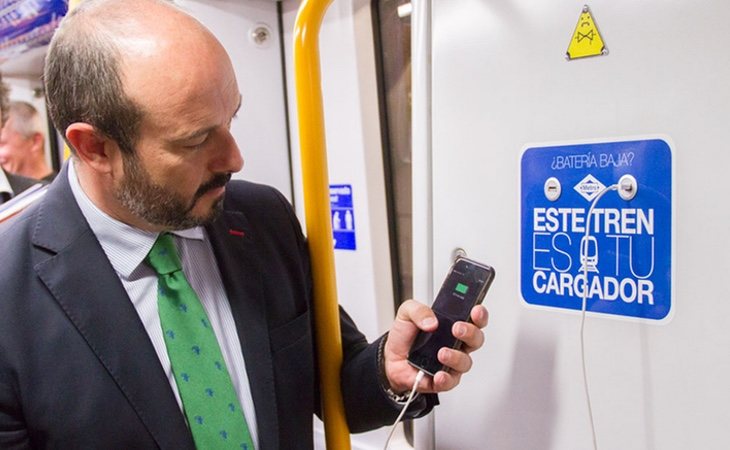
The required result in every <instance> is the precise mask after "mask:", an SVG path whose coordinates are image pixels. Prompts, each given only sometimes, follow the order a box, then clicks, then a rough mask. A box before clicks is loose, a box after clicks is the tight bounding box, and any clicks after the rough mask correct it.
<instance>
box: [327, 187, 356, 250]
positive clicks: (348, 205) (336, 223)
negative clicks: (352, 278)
mask: <svg viewBox="0 0 730 450" xmlns="http://www.w3.org/2000/svg"><path fill="white" fill-rule="evenodd" d="M330 209H331V210H332V234H333V237H334V240H335V249H339V250H356V249H357V245H356V243H355V208H354V207H353V203H352V186H351V185H349V184H331V185H330Z"/></svg>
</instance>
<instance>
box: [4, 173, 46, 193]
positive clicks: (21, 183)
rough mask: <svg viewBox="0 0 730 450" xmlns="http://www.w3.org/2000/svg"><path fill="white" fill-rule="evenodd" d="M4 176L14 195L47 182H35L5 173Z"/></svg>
mask: <svg viewBox="0 0 730 450" xmlns="http://www.w3.org/2000/svg"><path fill="white" fill-rule="evenodd" d="M5 176H6V177H8V183H10V187H11V188H13V192H14V193H15V195H18V194H20V193H21V192H23V191H24V190H26V189H28V188H29V187H31V186H34V185H36V184H48V182H47V181H41V180H36V179H35V178H28V177H24V176H22V175H17V174H14V173H10V172H5Z"/></svg>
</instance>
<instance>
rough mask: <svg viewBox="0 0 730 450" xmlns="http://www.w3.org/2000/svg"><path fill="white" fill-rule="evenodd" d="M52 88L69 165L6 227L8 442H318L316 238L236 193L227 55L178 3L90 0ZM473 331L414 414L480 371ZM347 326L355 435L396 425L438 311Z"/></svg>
mask: <svg viewBox="0 0 730 450" xmlns="http://www.w3.org/2000/svg"><path fill="white" fill-rule="evenodd" d="M44 80H45V83H46V93H47V100H48V104H49V112H50V115H51V117H52V119H53V120H54V123H55V125H56V127H57V128H58V129H59V130H64V134H65V137H66V140H67V142H68V143H69V144H70V146H71V147H72V149H73V156H72V158H71V160H70V164H67V165H66V166H65V168H64V170H62V172H61V173H60V174H59V175H58V177H57V178H56V180H55V181H54V183H53V184H52V185H51V187H50V189H49V192H48V193H47V194H46V195H45V196H44V197H43V199H42V200H40V201H39V202H38V204H36V205H34V206H32V207H31V208H30V209H29V210H27V211H25V213H24V214H23V215H22V216H20V217H19V218H17V219H15V220H14V221H13V222H12V223H11V224H10V225H9V226H7V227H4V229H3V230H2V231H0V254H2V255H3V258H4V263H3V267H6V268H7V269H6V270H4V271H3V273H2V274H0V289H1V290H2V292H3V296H2V298H1V299H0V447H2V448H23V449H25V448H60V449H65V448H107V449H116V448H118V449H132V448H133V449H148V448H149V449H153V448H163V449H192V448H198V449H216V448H236V449H244V450H245V449H253V448H257V449H277V448H305V449H306V448H312V446H313V442H312V441H313V439H312V414H313V413H317V412H319V409H320V407H319V405H320V400H319V392H318V379H317V378H318V376H317V369H316V364H315V359H316V355H315V349H314V346H313V337H312V324H311V322H312V320H313V317H314V315H313V312H312V311H311V308H312V303H311V281H310V276H309V256H308V253H307V247H306V242H305V240H304V238H303V236H302V234H301V231H300V227H299V224H298V222H297V220H296V217H295V215H294V214H293V212H292V210H291V207H290V205H289V204H288V203H287V202H286V200H285V199H284V197H283V196H282V195H281V194H280V193H278V192H277V191H275V190H274V189H273V188H270V187H267V186H262V185H256V184H253V183H246V182H240V181H236V182H230V183H229V182H228V181H229V179H230V176H231V174H232V173H234V172H237V171H239V170H240V169H241V168H242V166H243V160H242V158H241V154H240V152H239V149H238V147H237V146H236V143H235V142H234V140H233V137H232V136H231V134H230V132H229V129H230V124H231V121H232V120H234V117H235V115H236V112H237V111H238V110H239V108H240V107H241V94H240V92H239V90H238V85H237V83H236V78H235V75H234V72H233V68H232V65H231V62H230V60H229V58H228V55H227V54H226V52H225V51H224V49H223V48H222V46H221V45H220V43H219V42H218V41H217V40H216V39H215V38H214V37H213V36H212V34H211V33H210V32H209V31H208V30H207V29H205V28H204V27H203V26H202V25H201V24H200V23H198V22H197V21H196V20H194V19H193V18H191V17H190V16H188V15H186V14H185V13H183V12H181V11H180V10H178V9H176V8H175V7H173V6H172V5H170V4H169V3H168V2H165V1H161V0H90V1H87V2H84V3H82V4H81V5H80V6H79V7H78V8H76V9H75V10H74V11H73V12H72V13H70V14H69V16H68V17H66V18H65V19H64V21H63V23H62V25H61V27H60V28H59V30H58V31H57V32H56V35H55V36H54V38H53V41H52V43H51V45H50V48H49V53H48V56H47V59H46V68H45V74H44ZM471 318H472V320H473V322H474V324H471V323H466V322H459V323H457V324H455V326H454V328H453V330H454V335H455V336H457V337H458V338H459V339H461V340H462V341H463V342H464V343H465V347H464V350H463V351H456V350H452V349H446V348H444V349H441V352H440V360H441V361H442V362H443V363H444V364H445V365H446V366H448V367H449V368H450V370H449V371H441V372H439V373H437V374H436V375H435V376H434V377H433V378H431V377H427V378H425V379H423V380H422V381H421V383H420V384H419V388H418V389H419V392H420V393H421V395H420V396H419V397H418V398H417V399H416V401H415V402H414V404H413V406H412V408H410V409H409V415H410V416H411V417H414V416H418V415H420V414H423V413H425V412H427V411H429V410H430V409H431V408H432V407H433V405H434V404H435V403H436V397H435V395H434V393H437V392H441V391H446V390H449V389H451V388H453V387H454V386H456V385H457V384H458V383H459V380H460V377H461V375H462V374H463V373H464V372H466V371H468V370H469V368H470V367H471V359H470V357H469V355H468V353H469V352H470V351H473V350H475V349H477V348H479V347H480V346H481V345H482V343H483V340H484V336H483V333H482V331H481V330H480V328H481V327H484V326H485V325H486V322H487V312H486V310H485V309H484V308H482V307H477V308H475V309H474V310H473V311H472V317H471ZM341 320H342V336H341V340H342V347H343V352H344V363H343V367H342V371H341V383H342V392H343V397H344V402H345V408H346V412H347V419H348V423H349V425H350V428H351V430H352V431H362V430H366V429H371V428H375V427H379V426H382V425H385V424H389V423H391V422H392V421H393V420H394V419H395V418H396V416H397V414H398V412H399V411H400V408H401V407H402V404H400V403H398V402H397V401H396V400H395V398H394V395H393V393H403V392H405V391H407V390H408V389H409V388H410V386H411V385H412V383H413V382H414V379H415V377H416V370H415V369H413V368H412V367H410V366H409V365H408V363H407V361H406V355H407V351H408V348H409V346H410V344H411V343H412V342H413V340H414V338H415V336H416V334H417V331H418V330H419V329H423V330H426V331H430V330H433V329H435V327H436V325H437V324H436V320H435V317H434V314H433V312H432V311H431V310H430V309H429V308H428V307H426V306H425V305H422V304H420V303H417V302H414V301H409V302H406V303H405V304H404V305H403V306H401V307H400V308H399V310H398V313H397V317H396V320H395V322H394V324H393V326H392V327H391V329H390V332H389V333H388V334H387V335H386V336H383V337H381V338H380V339H378V340H376V341H375V342H373V343H368V342H366V340H365V338H364V336H363V335H362V334H361V333H360V332H359V331H358V330H357V328H356V327H355V325H354V324H353V322H352V321H351V319H350V318H349V317H348V316H347V314H345V313H344V311H343V312H342V313H341Z"/></svg>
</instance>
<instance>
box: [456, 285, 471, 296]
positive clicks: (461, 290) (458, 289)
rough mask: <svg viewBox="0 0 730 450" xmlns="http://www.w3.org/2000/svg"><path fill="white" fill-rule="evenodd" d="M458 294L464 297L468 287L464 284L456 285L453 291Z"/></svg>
mask: <svg viewBox="0 0 730 450" xmlns="http://www.w3.org/2000/svg"><path fill="white" fill-rule="evenodd" d="M454 290H455V291H456V292H458V293H459V294H463V295H466V292H467V291H468V290H469V286H467V285H465V284H464V283H456V289H454Z"/></svg>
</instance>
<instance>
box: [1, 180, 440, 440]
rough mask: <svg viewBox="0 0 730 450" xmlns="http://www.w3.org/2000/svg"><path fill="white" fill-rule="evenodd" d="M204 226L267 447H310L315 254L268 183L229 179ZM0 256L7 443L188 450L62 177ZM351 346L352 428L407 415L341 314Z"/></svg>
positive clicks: (348, 398)
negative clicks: (217, 212) (220, 207)
mask: <svg viewBox="0 0 730 450" xmlns="http://www.w3.org/2000/svg"><path fill="white" fill-rule="evenodd" d="M231 230H232V231H233V232H231ZM207 231H208V234H209V236H210V239H211V242H212V245H213V249H214V252H215V254H216V258H217V260H218V265H219V267H220V270H221V275H222V279H223V282H224V285H225V288H226V291H227V295H228V298H229V301H230V302H231V309H232V311H233V316H234V319H235V322H236V328H237V330H238V335H239V338H240V340H241V347H242V349H243V354H244V357H245V360H246V368H247V371H248V375H249V378H250V384H251V390H252V393H253V400H254V404H255V408H256V420H257V423H258V431H259V440H260V448H262V449H279V448H305V449H307V448H311V447H312V414H313V413H314V412H317V411H318V409H319V397H318V395H319V394H318V388H317V386H318V380H317V376H316V363H315V357H316V355H315V350H314V348H313V337H312V326H311V321H312V317H313V311H312V304H311V282H310V274H309V258H308V253H307V248H306V243H305V240H304V238H303V236H302V233H301V231H300V227H299V224H298V222H297V220H296V217H295V215H294V214H293V212H292V210H291V207H290V206H289V204H288V203H287V201H286V200H285V199H284V197H282V196H281V194H279V193H278V192H277V191H275V190H274V189H273V188H270V187H266V186H261V185H256V184H252V183H245V182H232V183H230V184H229V186H228V189H227V194H226V200H225V211H224V212H223V214H222V215H221V217H220V218H219V219H218V220H216V221H215V222H214V223H212V224H211V225H209V226H208V227H207ZM239 232H243V236H241V233H239ZM0 255H2V261H3V270H2V271H0V448H3V449H7V448H12V449H21V448H22V449H25V448H54V449H55V448H62V449H91V448H104V449H154V448H162V449H171V450H183V449H192V448H193V441H192V438H191V435H190V433H189V431H188V428H187V427H186V424H185V419H184V417H183V415H182V413H181V412H180V409H179V407H178V405H177V403H176V401H175V397H174V395H173V393H172V390H171V388H170V385H169V383H168V380H167V378H166V377H165V374H164V373H163V370H162V368H161V365H160V363H159V360H158V358H157V355H156V354H155V350H154V348H153V346H152V344H151V342H150V340H149V338H148V336H147V333H146V332H145V329H144V327H143V326H142V323H141V322H140V320H139V318H138V316H137V313H136V311H135V309H134V307H133V306H132V304H131V302H130V300H129V298H128V296H127V294H126V292H125V290H124V288H123V287H122V284H121V281H120V280H119V278H118V277H117V275H116V273H115V272H114V270H113V268H112V266H111V264H110V263H109V261H108V259H107V258H106V256H105V254H104V253H103V250H102V248H101V246H100V245H99V243H98V241H97V239H96V237H95V235H94V234H93V233H92V232H91V230H90V228H89V226H88V225H87V223H86V221H85V219H84V217H83V216H82V214H81V212H80V210H79V208H78V206H77V204H76V202H75V200H74V199H73V196H72V193H71V189H70V186H69V184H68V180H67V176H66V171H65V170H64V172H63V173H62V174H61V176H59V177H58V178H57V179H56V181H55V182H54V183H53V184H52V185H51V187H50V190H49V192H48V193H47V194H46V195H45V196H44V197H43V198H42V199H41V200H39V202H38V203H37V204H35V205H33V206H31V207H30V208H28V210H26V211H25V212H24V213H23V214H22V215H20V217H18V218H17V219H14V220H13V221H12V222H11V223H10V224H8V225H6V226H3V228H2V231H0ZM342 342H343V350H344V355H345V363H344V364H343V369H342V390H343V393H344V398H345V405H346V409H347V416H348V422H349V423H350V427H351V430H353V431H361V430H365V429H369V428H374V427H378V426H381V425H384V424H389V423H391V422H392V421H393V420H394V419H395V417H396V415H397V413H398V409H397V408H396V405H395V404H393V403H391V402H390V400H389V399H388V398H387V396H386V395H385V394H384V393H383V392H382V389H381V388H380V386H379V384H378V381H377V376H376V372H377V371H376V347H377V342H376V343H373V344H370V345H369V344H368V343H367V342H366V341H365V339H364V337H363V335H362V334H361V333H360V332H359V331H358V330H357V328H356V327H355V326H354V324H353V323H352V321H351V320H350V319H349V318H348V317H347V315H346V314H344V313H343V314H342ZM424 397H425V398H423V397H422V398H421V402H420V403H421V405H420V406H418V405H417V406H416V408H418V409H420V410H421V411H423V412H425V411H427V410H428V409H429V407H430V403H432V401H433V398H432V397H431V396H424ZM427 404H428V405H427Z"/></svg>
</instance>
